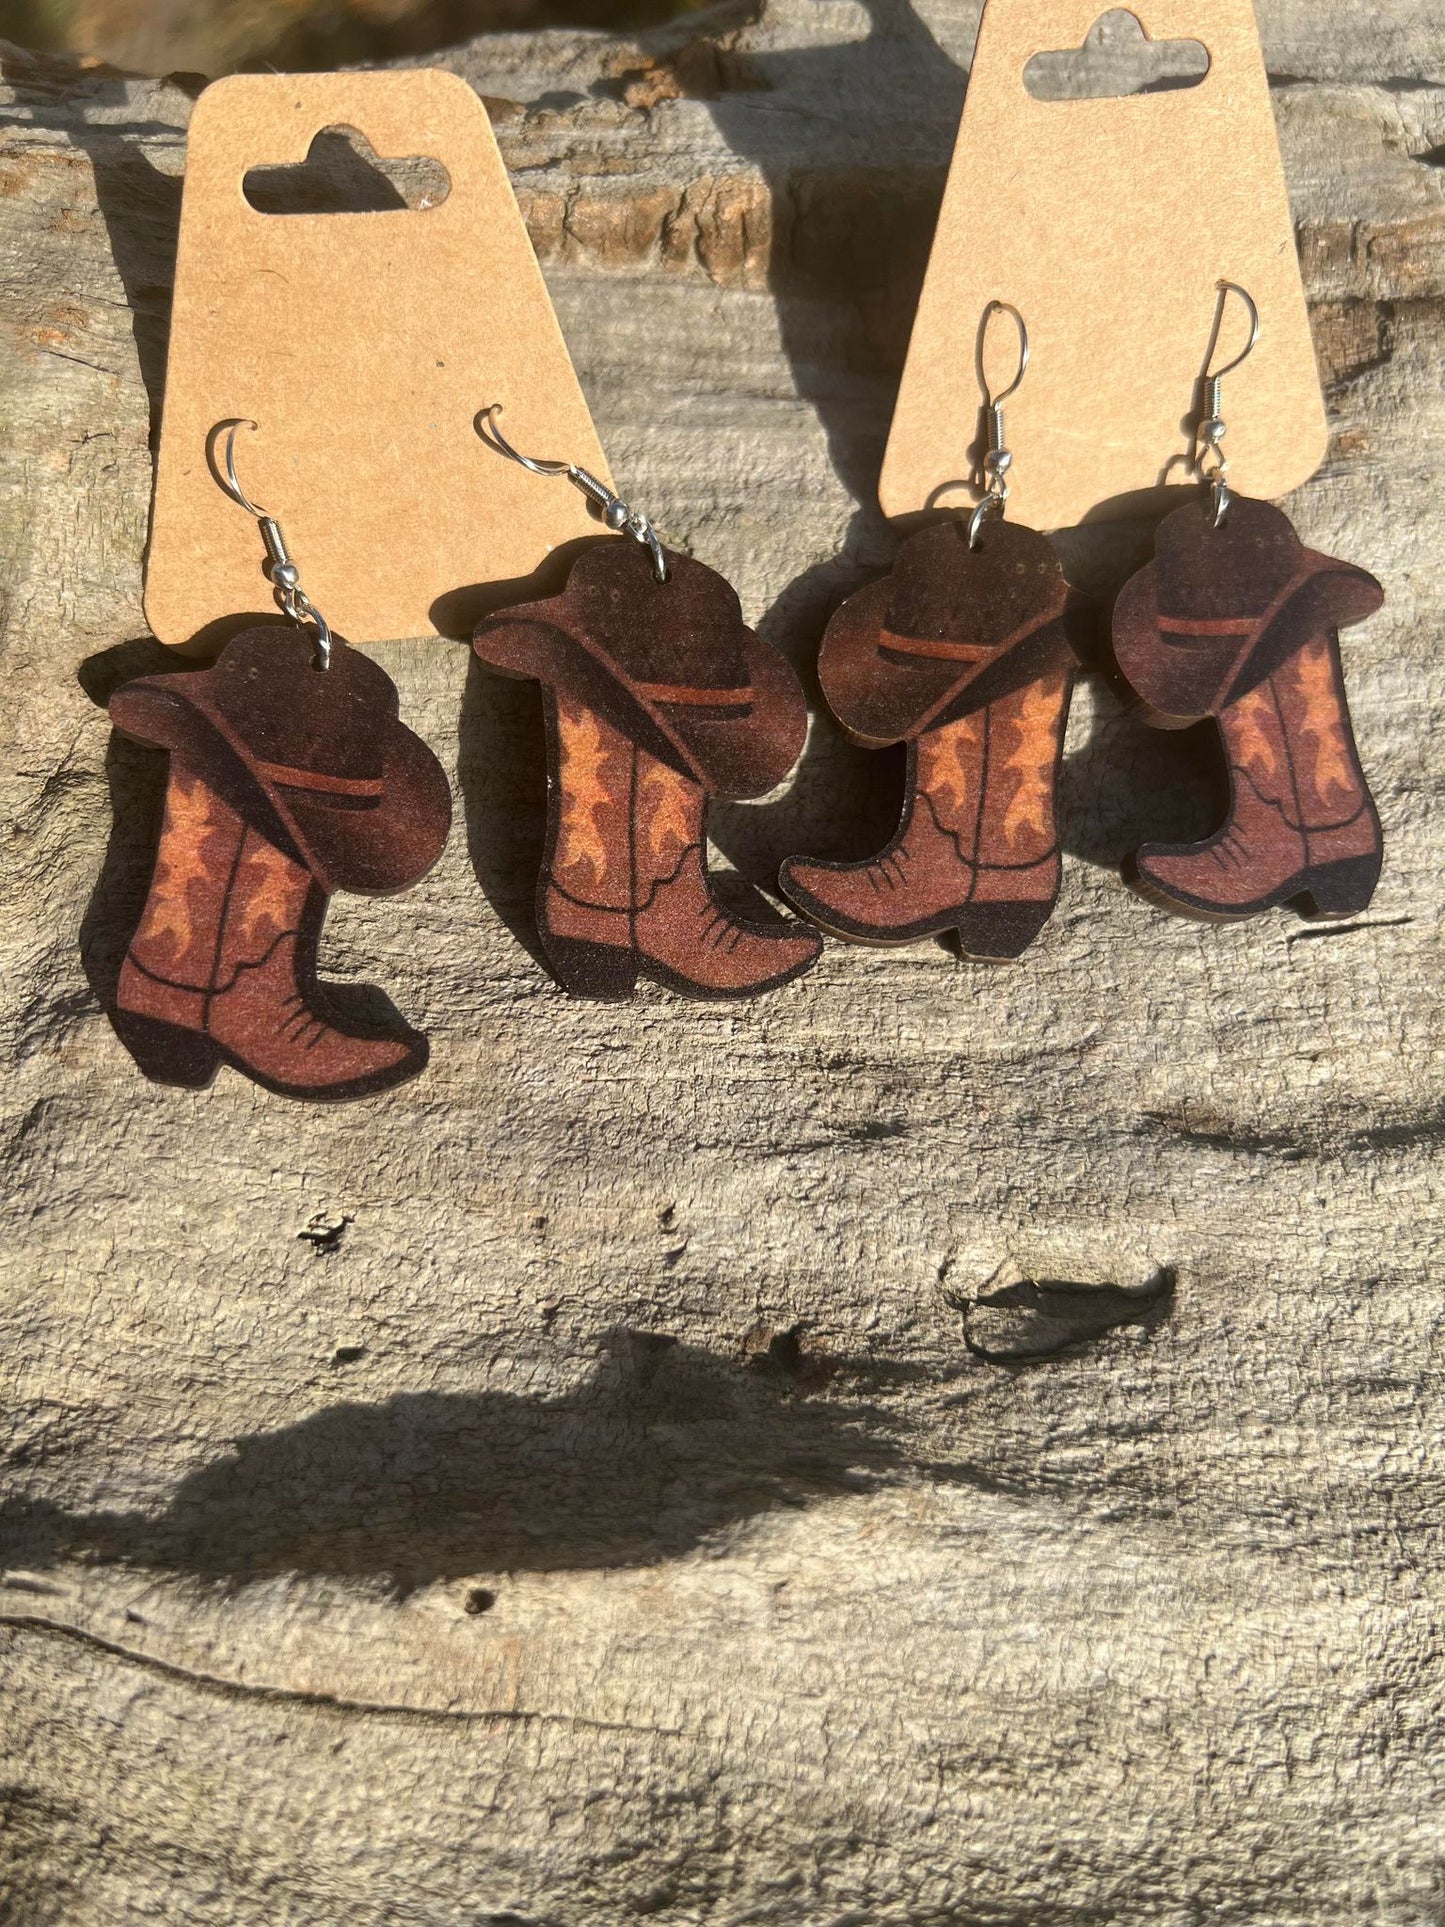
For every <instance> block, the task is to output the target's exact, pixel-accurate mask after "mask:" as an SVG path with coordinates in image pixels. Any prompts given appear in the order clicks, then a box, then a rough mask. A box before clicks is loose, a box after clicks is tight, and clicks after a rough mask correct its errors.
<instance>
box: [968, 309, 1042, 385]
mask: <svg viewBox="0 0 1445 1927" xmlns="http://www.w3.org/2000/svg"><path fill="white" fill-rule="evenodd" d="M1000 314H1006V315H1007V316H1008V317H1009V319H1010V320H1011V321H1012V322H1013V324H1014V326H1015V327H1016V328H1017V329H1018V331H1019V365H1018V373H1017V374H1016V375H1015V376H1014V378H1013V380H1012V381H1011V382H1010V383H1009V385H1008V387H1007V388H1005V389H1004V391H1003V393H1002V394H1001V395H994V394H991V393H990V392H989V386H988V371H987V369H986V368H985V366H984V355H985V353H986V352H987V349H988V331H989V328H990V326H991V325H992V322H993V318H994V316H995V315H1000ZM1029 354H1030V348H1029V331H1028V324H1027V323H1026V322H1025V320H1024V318H1023V316H1022V315H1021V314H1020V313H1019V311H1018V309H1017V308H1016V307H1015V306H1014V304H1013V303H1012V301H990V302H989V304H988V306H987V307H986V308H985V309H984V311H983V316H982V319H981V320H980V322H979V330H978V378H979V386H980V387H981V388H982V389H983V401H984V406H985V408H998V407H1000V406H1001V405H1002V404H1003V403H1004V402H1006V401H1007V400H1008V399H1009V397H1010V395H1016V394H1017V393H1018V391H1019V385H1020V384H1021V382H1022V381H1023V378H1024V376H1025V375H1026V374H1027V373H1028V371H1029Z"/></svg>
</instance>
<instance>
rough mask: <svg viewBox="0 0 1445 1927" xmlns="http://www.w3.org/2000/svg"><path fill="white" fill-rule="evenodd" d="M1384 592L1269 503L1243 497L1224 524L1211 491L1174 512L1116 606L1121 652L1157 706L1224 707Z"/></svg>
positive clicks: (1129, 677) (1197, 711) (1172, 711)
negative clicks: (1312, 544) (1307, 539)
mask: <svg viewBox="0 0 1445 1927" xmlns="http://www.w3.org/2000/svg"><path fill="white" fill-rule="evenodd" d="M1384 600H1385V592H1384V590H1383V589H1382V588H1381V587H1380V585H1379V583H1378V582H1377V581H1376V580H1375V578H1374V577H1373V576H1372V575H1370V574H1368V573H1367V572H1366V571H1365V570H1364V569H1360V568H1356V567H1355V565H1354V564H1353V563H1352V562H1341V561H1338V560H1336V558H1335V557H1333V556H1329V555H1321V554H1320V553H1319V551H1318V550H1316V549H1307V548H1306V547H1305V545H1304V544H1303V543H1302V542H1301V541H1300V539H1299V537H1298V535H1296V533H1295V531H1294V528H1293V526H1292V525H1291V523H1290V521H1289V518H1288V517H1287V516H1286V515H1285V514H1284V513H1283V512H1282V511H1281V510H1279V509H1277V508H1275V507H1274V506H1273V504H1272V503H1269V502H1256V501H1252V500H1250V499H1249V498H1248V497H1247V496H1236V497H1235V499H1234V501H1233V502H1232V504H1231V505H1230V508H1229V512H1228V514H1227V515H1226V517H1225V519H1224V522H1223V523H1222V525H1221V526H1220V527H1219V528H1216V527H1215V526H1214V515H1213V509H1212V506H1211V504H1210V502H1209V501H1208V500H1207V499H1201V500H1199V501H1195V502H1189V503H1186V504H1185V506H1184V507H1183V508H1181V509H1176V510H1175V511H1174V513H1173V514H1172V515H1169V516H1166V518H1165V519H1164V521H1163V522H1161V523H1160V525H1159V530H1158V533H1157V535H1156V536H1155V542H1154V560H1153V561H1152V562H1150V563H1149V564H1147V566H1146V567H1144V568H1142V569H1140V571H1139V572H1138V574H1137V575H1135V576H1132V577H1131V578H1130V579H1129V581H1128V582H1126V583H1125V585H1124V587H1123V589H1122V590H1121V591H1120V594H1119V599H1118V601H1117V602H1116V603H1115V605H1114V654H1115V657H1116V659H1117V661H1118V664H1119V668H1120V670H1121V671H1122V673H1123V675H1124V678H1125V680H1126V681H1127V682H1128V684H1129V686H1130V687H1131V688H1132V689H1133V690H1134V691H1135V693H1136V694H1137V695H1138V696H1140V697H1141V698H1142V699H1143V701H1144V702H1145V703H1147V704H1148V705H1149V707H1150V708H1151V709H1152V710H1154V711H1155V712H1156V713H1157V714H1158V715H1161V716H1166V717H1171V718H1176V719H1179V720H1186V719H1187V720H1193V719H1195V718H1197V717H1200V716H1208V715H1211V714H1214V713H1217V712H1218V711H1219V710H1220V709H1222V708H1223V707H1224V706H1225V704H1226V703H1228V702H1231V701H1233V700H1234V698H1235V697H1237V696H1242V695H1243V694H1244V693H1245V692H1246V691H1247V690H1249V689H1251V688H1253V687H1254V685H1255V684H1256V683H1259V682H1262V681H1263V680H1264V678H1265V677H1266V676H1268V675H1269V674H1271V672H1272V671H1274V670H1275V669H1277V668H1278V667H1279V666H1280V664H1281V663H1282V662H1283V661H1284V660H1285V658H1286V657H1287V656H1290V655H1292V654H1293V653H1294V651H1295V650H1296V649H1299V648H1300V647H1302V645H1303V644H1304V643H1306V642H1307V641H1308V640H1309V638H1310V637H1311V636H1313V635H1319V634H1320V633H1322V632H1328V631H1332V630H1337V629H1343V628H1346V627H1348V626H1349V624H1351V623H1354V622H1363V621H1364V620H1365V618H1366V617H1367V616H1372V615H1373V614H1374V613H1375V611H1376V610H1377V609H1378V608H1379V607H1380V606H1381V604H1382V603H1383V602H1384Z"/></svg>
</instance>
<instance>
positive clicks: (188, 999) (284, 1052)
mask: <svg viewBox="0 0 1445 1927" xmlns="http://www.w3.org/2000/svg"><path fill="white" fill-rule="evenodd" d="M327 902H328V898H327V896H326V894H325V893H324V892H323V891H322V890H321V889H320V888H319V887H318V886H317V884H316V883H315V882H314V881H313V879H312V877H311V874H310V872H309V871H308V870H307V869H306V868H305V867H304V866H303V865H302V864H300V863H298V862H297V861H296V860H295V859H294V858H293V857H292V856H290V855H288V854H287V852H286V851H284V850H282V849H281V848H279V847H278V846H277V845H276V844H275V843H272V842H270V841H268V840H267V838H265V837H264V836H262V835H261V834H260V833H259V832H258V831H257V830H256V829H254V828H253V827H251V826H250V825H248V824H247V823H246V822H245V821H244V819H243V818H242V817H241V816H239V815H238V814H237V812H236V811H235V810H234V809H232V808H231V807H230V805H229V804H228V803H226V802H225V801H224V800H223V799H222V798H221V797H220V796H219V795H218V794H217V793H216V791H215V790H214V789H212V788H211V787H210V786H209V785H208V784H207V783H206V782H204V781H203V780H202V778H201V777H200V775H199V774H198V773H197V772H196V771H195V770H194V769H193V768H191V767H190V766H189V765H188V764H187V763H186V761H185V760H184V759H183V758H182V757H181V756H179V755H177V754H175V753H173V754H172V757H171V768H170V782H169V786H168V788H167V792H166V813H165V823H164V826H163V828H162V831H161V840H160V847H159V849H158V850H157V853H156V864H155V871H154V874H153V876H152V879H151V887H150V894H149V896H148V898H147V901H146V906H145V910H144V913H143V914H142V917H141V920H140V924H139V926H138V927H137V929H136V933H135V935H134V936H133V937H132V939H131V942H130V948H129V949H128V951H127V953H126V957H125V962H124V964H123V965H122V967H121V974H120V981H119V984H118V986H117V992H116V1007H115V1011H114V1022H115V1027H116V1031H117V1033H118V1034H119V1036H120V1038H121V1040H122V1041H123V1042H124V1043H125V1045H126V1047H127V1048H128V1049H129V1050H130V1052H131V1054H132V1055H133V1056H134V1057H135V1059H136V1061H137V1063H138V1064H139V1065H140V1067H141V1069H142V1070H143V1071H144V1072H145V1074H146V1075H147V1076H148V1077H151V1078H153V1079H155V1080H156V1081H157V1082H160V1083H167V1084H181V1085H186V1086H189V1087H191V1088H193V1089H199V1088H201V1087H202V1086H204V1085H206V1084H208V1083H209V1082H210V1081H211V1079H212V1077H214V1075H215V1073H216V1069H217V1067H218V1066H219V1065H220V1064H221V1063H223V1062H225V1063H229V1064H231V1065H233V1066H234V1067H235V1068H236V1069H237V1070H239V1071H242V1072H244V1073H245V1075H246V1076H247V1077H250V1078H252V1079H254V1081H255V1082H256V1083H258V1084H261V1085H263V1086H264V1087H265V1088H266V1089H267V1090H272V1091H277V1092H279V1093H281V1094H282V1095H283V1096H287V1097H309V1098H350V1097H362V1096H366V1095H368V1094H370V1093H371V1092H374V1091H382V1090H387V1089H389V1088H390V1087H391V1086H392V1085H394V1084H399V1083H401V1082H402V1081H403V1080H404V1079H405V1078H408V1077H411V1076H413V1075H415V1073H416V1072H417V1071H419V1070H420V1069H421V1068H422V1066H423V1065H424V1064H425V1063H426V1059H427V1046H426V1040H425V1038H423V1037H421V1036H420V1035H419V1034H418V1033H417V1032H415V1031H411V1030H406V1031H404V1032H402V1033H400V1034H398V1033H396V1032H382V1031H381V1030H379V1029H371V1028H366V1027H358V1026H356V1025H353V1024H350V1023H347V1024H343V1023H342V1022H340V1021H339V1019H338V1015H337V1013H336V1012H335V1011H334V1010H332V1009H331V1008H330V1006H329V1004H328V1002H327V999H326V996H325V992H324V991H323V990H321V988H320V987H319V986H318V985H317V984H316V982H315V960H316V945H317V939H318V937H319V935H320V930H321V923H322V919H323V917H324V916H325V912H326V904H327Z"/></svg>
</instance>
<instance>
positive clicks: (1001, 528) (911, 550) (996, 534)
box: [886, 517, 1067, 649]
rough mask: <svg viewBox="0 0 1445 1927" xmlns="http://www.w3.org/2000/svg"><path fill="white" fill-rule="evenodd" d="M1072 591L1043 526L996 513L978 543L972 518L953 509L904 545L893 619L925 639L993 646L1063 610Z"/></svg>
mask: <svg viewBox="0 0 1445 1927" xmlns="http://www.w3.org/2000/svg"><path fill="white" fill-rule="evenodd" d="M1066 593H1067V591H1066V588H1065V584H1064V575H1063V569H1062V567H1061V565H1060V563H1059V558H1058V556H1057V554H1056V553H1055V550H1054V546H1053V544H1052V543H1051V542H1050V541H1049V539H1048V537H1047V536H1046V535H1041V534H1040V533H1039V532H1038V530H1037V529H1031V528H1026V527H1025V526H1024V525H1023V524H1022V523H1019V522H1006V521H1004V520H1002V519H1001V518H995V519H993V520H990V521H987V522H985V523H984V524H983V527H982V529H981V530H980V533H979V541H978V547H977V548H972V547H970V545H969V539H968V523H967V521H966V520H964V519H960V518H959V517H952V518H950V519H949V520H948V521H947V522H939V523H936V524H934V526H933V527H931V528H926V529H922V530H920V531H919V533H918V534H917V535H913V536H910V537H909V539H908V540H907V541H906V542H905V543H904V544H903V547H902V548H901V549H900V550H899V552H898V560H897V562H896V563H895V564H894V567H893V590H892V594H891V595H890V597H889V600H888V615H887V619H886V626H887V628H888V629H889V630H891V631H892V633H893V634H894V635H897V636H906V637H908V638H910V639H911V640H914V641H918V642H959V643H973V644H976V645H977V646H978V647H979V648H981V649H992V648H996V647H997V646H998V645H999V644H1000V643H1003V642H1007V641H1008V640H1009V638H1010V637H1012V636H1015V635H1017V634H1018V633H1019V632H1020V631H1021V630H1023V629H1026V628H1028V627H1030V626H1031V625H1032V624H1034V623H1037V622H1041V621H1043V620H1044V619H1045V618H1046V617H1048V616H1051V615H1054V614H1056V613H1057V612H1058V610H1059V609H1060V608H1061V607H1062V606H1063V602H1064V598H1065V595H1066Z"/></svg>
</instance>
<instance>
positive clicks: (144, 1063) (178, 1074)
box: [110, 1010, 221, 1091]
mask: <svg viewBox="0 0 1445 1927" xmlns="http://www.w3.org/2000/svg"><path fill="white" fill-rule="evenodd" d="M110 1021H111V1025H112V1027H113V1028H114V1030H115V1034H116V1036H117V1037H118V1038H119V1039H120V1041H121V1042H122V1043H123V1044H124V1045H125V1047H126V1049H127V1050H128V1051H129V1052H130V1054H131V1056H132V1057H133V1058H134V1059H135V1062H136V1068H137V1069H138V1070H139V1071H140V1073H141V1075H142V1077H148V1078H149V1079H150V1080H151V1082H152V1083H153V1084H177V1085H179V1086H180V1087H181V1088H182V1089H183V1090H188V1091H200V1090H204V1089H205V1087H206V1086H207V1085H208V1084H209V1083H210V1081H211V1079H212V1078H213V1077H214V1076H215V1075H216V1072H217V1070H218V1069H219V1068H220V1063H221V1051H220V1046H219V1045H217V1044H213V1043H212V1042H211V1039H210V1038H209V1037H205V1036H203V1035H202V1034H201V1032H200V1031H198V1030H186V1029H184V1028H183V1027H182V1026H181V1025H180V1024H168V1023H165V1022H164V1021H163V1020H162V1019H161V1018H159V1017H141V1016H139V1015H138V1014H137V1013H136V1012H135V1011H133V1010H117V1011H113V1012H112V1013H111V1019H110Z"/></svg>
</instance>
